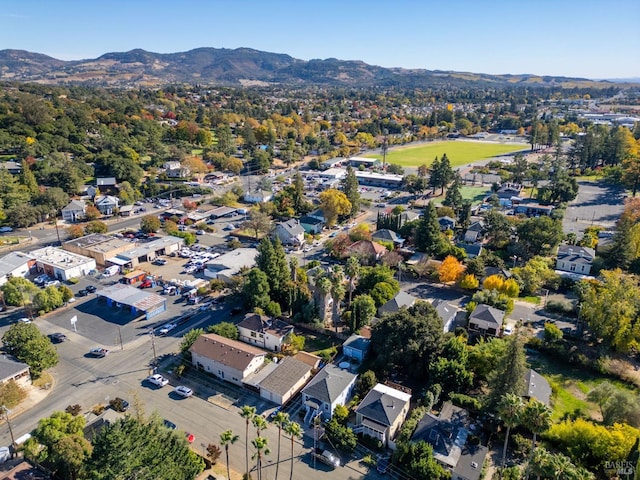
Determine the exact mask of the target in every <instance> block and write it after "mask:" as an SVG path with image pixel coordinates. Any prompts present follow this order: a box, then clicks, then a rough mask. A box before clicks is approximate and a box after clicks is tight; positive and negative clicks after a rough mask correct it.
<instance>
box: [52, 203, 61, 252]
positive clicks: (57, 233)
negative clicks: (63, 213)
mask: <svg viewBox="0 0 640 480" xmlns="http://www.w3.org/2000/svg"><path fill="white" fill-rule="evenodd" d="M53 224H54V225H55V227H56V235H57V236H58V244H59V245H62V241H61V240H60V230H58V211H57V210H56V211H55V212H53Z"/></svg>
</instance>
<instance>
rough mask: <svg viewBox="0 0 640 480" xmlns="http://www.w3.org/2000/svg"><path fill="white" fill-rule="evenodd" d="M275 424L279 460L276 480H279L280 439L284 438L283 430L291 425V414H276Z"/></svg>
mask: <svg viewBox="0 0 640 480" xmlns="http://www.w3.org/2000/svg"><path fill="white" fill-rule="evenodd" d="M273 423H275V424H276V425H277V426H278V460H277V461H276V476H275V479H274V480H278V469H279V468H280V439H281V437H282V429H283V427H285V426H286V425H287V424H288V423H289V414H288V413H284V412H278V413H276V416H275V417H273Z"/></svg>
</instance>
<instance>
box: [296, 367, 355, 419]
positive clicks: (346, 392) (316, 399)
mask: <svg viewBox="0 0 640 480" xmlns="http://www.w3.org/2000/svg"><path fill="white" fill-rule="evenodd" d="M357 378H358V375H357V374H355V373H351V372H349V371H348V370H342V369H341V368H339V367H338V366H337V365H333V364H331V363H330V364H328V365H327V366H325V367H324V368H323V369H322V370H320V372H318V374H317V375H316V376H315V377H313V379H312V380H311V381H310V382H309V383H308V384H307V386H306V387H304V388H303V389H302V404H303V405H304V406H305V411H306V414H305V417H304V422H305V423H306V424H308V423H309V422H311V420H312V419H313V418H315V417H316V416H318V415H320V416H321V417H322V418H324V419H330V418H331V417H332V416H333V411H334V409H335V408H336V405H346V404H347V403H348V402H349V400H350V399H351V394H352V393H353V388H354V386H355V383H356V379H357Z"/></svg>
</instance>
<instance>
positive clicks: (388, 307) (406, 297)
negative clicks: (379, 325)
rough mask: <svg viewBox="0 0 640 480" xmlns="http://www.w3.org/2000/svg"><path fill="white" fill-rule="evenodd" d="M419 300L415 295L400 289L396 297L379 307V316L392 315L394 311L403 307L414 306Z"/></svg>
mask: <svg viewBox="0 0 640 480" xmlns="http://www.w3.org/2000/svg"><path fill="white" fill-rule="evenodd" d="M417 300H418V299H417V298H416V297H414V296H413V295H410V294H408V293H407V292H404V291H402V290H400V291H399V292H398V293H397V294H396V296H395V297H393V298H392V299H391V300H389V301H388V302H387V303H385V304H384V305H381V306H380V307H379V308H378V317H383V316H385V315H391V314H392V313H396V312H397V311H399V310H400V309H401V308H409V307H412V306H413V304H414V303H416V301H417Z"/></svg>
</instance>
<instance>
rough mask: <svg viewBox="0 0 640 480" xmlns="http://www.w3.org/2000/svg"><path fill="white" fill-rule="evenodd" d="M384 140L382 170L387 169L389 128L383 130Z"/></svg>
mask: <svg viewBox="0 0 640 480" xmlns="http://www.w3.org/2000/svg"><path fill="white" fill-rule="evenodd" d="M383 133H384V140H382V170H383V171H386V170H387V148H389V130H387V129H386V128H385V129H384V130H383Z"/></svg>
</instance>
